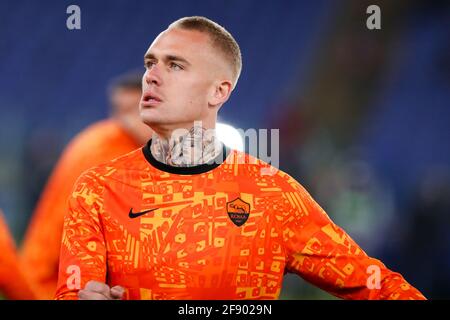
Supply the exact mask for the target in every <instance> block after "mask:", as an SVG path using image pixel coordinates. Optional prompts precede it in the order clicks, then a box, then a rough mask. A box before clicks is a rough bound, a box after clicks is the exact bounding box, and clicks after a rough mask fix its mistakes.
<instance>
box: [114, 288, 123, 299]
mask: <svg viewBox="0 0 450 320" xmlns="http://www.w3.org/2000/svg"><path fill="white" fill-rule="evenodd" d="M110 292H111V297H112V298H114V299H122V297H123V294H124V293H125V289H124V288H123V287H121V286H114V287H112V288H111V291H110Z"/></svg>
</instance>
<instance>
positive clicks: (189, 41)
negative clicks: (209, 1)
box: [140, 28, 224, 131]
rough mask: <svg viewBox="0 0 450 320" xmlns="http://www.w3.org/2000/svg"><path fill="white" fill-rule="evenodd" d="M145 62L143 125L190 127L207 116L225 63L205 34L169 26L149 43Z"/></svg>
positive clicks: (210, 110)
mask: <svg viewBox="0 0 450 320" xmlns="http://www.w3.org/2000/svg"><path fill="white" fill-rule="evenodd" d="M144 63H145V66H146V71H145V73H144V76H143V78H142V99H141V102H140V111H141V118H142V120H143V121H144V122H145V123H146V124H148V125H150V126H151V127H152V128H154V129H155V130H157V131H165V130H169V131H170V130H174V129H177V128H187V129H189V128H191V127H192V125H193V123H194V121H197V120H202V121H203V120H205V119H207V118H208V117H210V115H211V112H213V111H212V109H213V108H211V103H210V101H211V99H210V98H211V95H213V92H214V84H215V83H216V82H217V79H220V72H221V70H223V67H224V65H223V64H224V62H223V59H221V58H220V57H218V54H217V51H216V50H215V49H214V48H213V47H212V46H211V45H210V41H209V36H208V35H207V34H205V33H201V32H198V31H193V30H183V29H177V28H172V29H168V30H166V31H164V32H163V33H161V34H160V35H159V36H158V37H157V38H156V39H155V41H154V42H153V43H152V44H151V46H150V48H149V49H148V50H147V52H146V54H145V58H144ZM215 112H217V110H216V111H215Z"/></svg>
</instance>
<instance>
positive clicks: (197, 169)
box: [142, 139, 230, 175]
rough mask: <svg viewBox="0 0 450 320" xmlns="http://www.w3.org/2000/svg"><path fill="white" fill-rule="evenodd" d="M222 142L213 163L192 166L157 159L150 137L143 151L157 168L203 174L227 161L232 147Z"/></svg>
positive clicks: (174, 172)
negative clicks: (178, 165) (151, 147)
mask: <svg viewBox="0 0 450 320" xmlns="http://www.w3.org/2000/svg"><path fill="white" fill-rule="evenodd" d="M221 144H222V151H221V152H220V153H219V154H218V155H217V157H216V158H215V159H214V160H213V161H212V163H204V164H199V165H196V166H192V167H175V166H171V165H168V164H165V163H162V162H160V161H158V160H156V159H155V157H154V156H153V155H152V152H151V151H150V146H151V145H152V139H150V140H149V141H148V142H147V143H146V144H145V145H144V146H143V147H142V152H143V154H144V157H145V159H146V160H147V161H148V162H149V163H150V164H151V165H152V166H153V167H155V168H157V169H159V170H161V171H164V172H168V173H173V174H180V175H193V174H201V173H205V172H208V171H211V170H214V169H215V168H217V167H218V166H220V165H221V164H222V163H223V162H225V160H226V158H227V157H228V155H229V153H230V149H229V148H228V147H227V146H225V144H224V143H221Z"/></svg>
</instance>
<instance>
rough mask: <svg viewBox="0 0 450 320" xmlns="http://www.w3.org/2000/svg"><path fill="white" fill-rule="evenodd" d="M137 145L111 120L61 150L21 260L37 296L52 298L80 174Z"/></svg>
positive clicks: (30, 228)
mask: <svg viewBox="0 0 450 320" xmlns="http://www.w3.org/2000/svg"><path fill="white" fill-rule="evenodd" d="M138 147H139V145H138V144H137V143H136V142H135V141H134V140H133V139H132V138H131V137H130V135H129V134H128V133H126V132H125V131H124V130H123V129H122V128H121V127H120V125H119V124H118V123H117V122H116V121H114V120H103V121H100V122H97V123H95V124H93V125H91V126H89V127H88V128H87V129H85V130H84V131H82V132H81V133H79V134H78V135H77V136H76V137H75V138H74V139H73V140H72V141H71V142H70V143H69V145H68V146H67V148H66V149H65V150H64V152H63V154H62V156H61V158H60V160H59V161H58V163H57V164H56V166H55V168H54V170H53V172H52V174H51V176H50V178H49V180H48V182H47V185H46V186H45V189H44V191H43V192H42V195H41V197H40V199H39V202H38V204H37V206H36V209H35V211H34V213H33V216H32V220H31V224H30V226H29V228H28V230H27V233H26V235H25V239H24V243H23V247H22V255H21V260H22V264H23V266H24V268H25V271H26V274H27V276H28V277H29V279H30V281H32V283H33V284H35V288H34V290H35V291H36V294H37V295H38V298H40V299H53V298H54V295H55V291H56V283H57V280H58V264H59V251H60V247H61V235H62V229H63V220H64V213H65V212H66V211H67V199H68V197H69V196H70V194H71V191H72V188H73V185H74V183H75V181H76V179H77V178H78V177H79V176H80V174H81V173H82V172H83V171H85V170H86V169H89V168H90V167H93V166H95V165H98V164H100V163H102V162H106V161H108V160H111V159H114V158H115V157H118V156H120V155H123V154H126V153H128V152H130V151H132V150H134V149H136V148H138Z"/></svg>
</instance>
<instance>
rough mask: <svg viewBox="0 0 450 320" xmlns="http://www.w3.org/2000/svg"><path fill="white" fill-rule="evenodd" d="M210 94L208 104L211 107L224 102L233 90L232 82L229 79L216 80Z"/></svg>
mask: <svg viewBox="0 0 450 320" xmlns="http://www.w3.org/2000/svg"><path fill="white" fill-rule="evenodd" d="M212 90H213V91H212V94H211V96H210V98H209V101H208V102H209V105H210V106H211V107H217V106H221V105H222V104H224V103H225V102H226V101H227V100H228V98H229V97H230V94H231V91H232V90H233V84H232V83H231V81H229V80H222V81H220V82H217V83H216V84H215V85H214V87H213V88H212Z"/></svg>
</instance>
